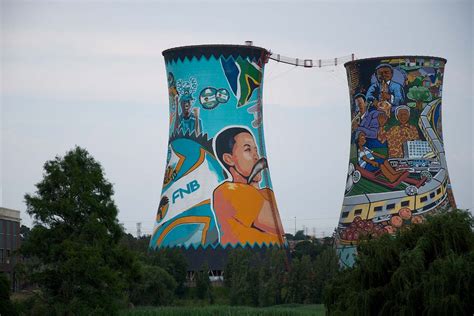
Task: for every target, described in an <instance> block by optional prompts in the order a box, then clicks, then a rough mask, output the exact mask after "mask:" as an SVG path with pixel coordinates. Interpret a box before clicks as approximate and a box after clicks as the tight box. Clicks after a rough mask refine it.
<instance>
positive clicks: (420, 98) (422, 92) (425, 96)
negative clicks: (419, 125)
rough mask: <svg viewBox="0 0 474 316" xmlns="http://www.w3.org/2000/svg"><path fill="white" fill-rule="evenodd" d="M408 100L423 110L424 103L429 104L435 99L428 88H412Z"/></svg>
mask: <svg viewBox="0 0 474 316" xmlns="http://www.w3.org/2000/svg"><path fill="white" fill-rule="evenodd" d="M407 97H408V99H410V100H412V101H415V105H416V108H417V109H418V110H421V109H423V103H425V102H429V101H431V100H432V99H433V96H432V95H431V92H430V90H429V89H428V88H426V87H423V86H421V87H411V88H410V89H409V90H408V93H407Z"/></svg>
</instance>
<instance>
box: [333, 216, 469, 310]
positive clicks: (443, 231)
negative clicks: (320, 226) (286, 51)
mask: <svg viewBox="0 0 474 316" xmlns="http://www.w3.org/2000/svg"><path fill="white" fill-rule="evenodd" d="M473 224H474V222H473V219H472V216H471V214H470V213H469V212H466V211H460V210H456V211H452V212H446V213H443V214H439V215H436V216H432V217H429V218H428V220H427V222H426V223H424V224H420V225H413V226H411V227H410V228H408V229H405V230H402V231H401V232H399V233H398V234H397V235H396V236H395V237H391V236H389V235H385V236H382V237H381V238H378V239H374V240H367V241H365V242H363V243H362V244H361V245H360V246H359V248H358V258H357V262H356V265H355V267H354V268H352V269H347V270H344V271H341V272H340V273H338V274H337V275H336V277H335V278H333V279H332V280H331V281H330V282H329V283H328V286H327V287H326V292H325V296H324V303H325V305H326V307H327V309H328V312H329V314H331V315H472V314H473V313H474V233H473V228H474V226H473Z"/></svg>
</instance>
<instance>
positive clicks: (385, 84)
mask: <svg viewBox="0 0 474 316" xmlns="http://www.w3.org/2000/svg"><path fill="white" fill-rule="evenodd" d="M375 74H376V78H377V80H376V82H374V83H372V84H371V85H370V87H369V89H368V90H367V93H366V100H367V102H370V103H373V104H374V105H375V106H376V107H377V106H378V103H379V102H382V103H383V104H382V105H380V107H383V108H385V109H387V108H389V107H390V108H391V112H394V111H395V109H396V108H397V107H398V106H399V105H400V104H402V103H403V102H404V101H405V92H404V91H403V87H402V85H401V84H400V83H398V82H395V81H393V80H392V78H393V68H392V66H390V65H389V64H381V65H379V66H378V67H377V68H376V69H375Z"/></svg>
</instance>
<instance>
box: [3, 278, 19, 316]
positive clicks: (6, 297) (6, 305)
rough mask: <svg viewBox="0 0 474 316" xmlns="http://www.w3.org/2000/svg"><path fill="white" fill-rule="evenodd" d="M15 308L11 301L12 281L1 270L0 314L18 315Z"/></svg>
mask: <svg viewBox="0 0 474 316" xmlns="http://www.w3.org/2000/svg"><path fill="white" fill-rule="evenodd" d="M16 314H17V313H16V311H15V308H14V307H13V304H12V302H11V301H10V282H9V281H8V279H7V276H6V275H5V274H4V273H3V272H0V315H12V316H13V315H16Z"/></svg>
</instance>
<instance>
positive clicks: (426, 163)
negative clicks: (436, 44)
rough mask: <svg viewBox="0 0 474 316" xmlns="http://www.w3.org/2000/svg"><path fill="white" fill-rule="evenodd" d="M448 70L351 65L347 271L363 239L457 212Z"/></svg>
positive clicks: (424, 63) (431, 63) (341, 248)
mask: <svg viewBox="0 0 474 316" xmlns="http://www.w3.org/2000/svg"><path fill="white" fill-rule="evenodd" d="M445 63H446V60H445V59H442V58H437V57H384V58H370V59H363V60H356V61H353V62H349V63H346V64H345V67H346V70H347V76H348V81H349V91H350V100H351V150H350V159H349V168H348V174H347V182H346V190H345V196H344V202H343V206H342V210H341V215H340V219H339V225H338V229H337V248H338V253H339V257H340V261H341V264H342V265H346V266H352V265H353V264H354V255H355V252H356V245H357V242H358V240H359V239H360V238H362V237H364V236H367V235H372V236H380V235H382V234H385V233H390V234H393V233H395V232H396V231H397V230H398V229H401V228H402V227H404V226H407V225H411V224H417V223H421V222H423V220H424V218H425V216H426V215H428V214H434V213H436V212H438V211H439V210H441V209H448V208H451V207H455V202H454V198H453V195H452V191H451V185H450V181H449V176H448V169H447V165H446V158H445V153H444V147H443V137H442V132H441V97H442V88H443V85H442V84H443V75H444V67H445Z"/></svg>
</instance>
